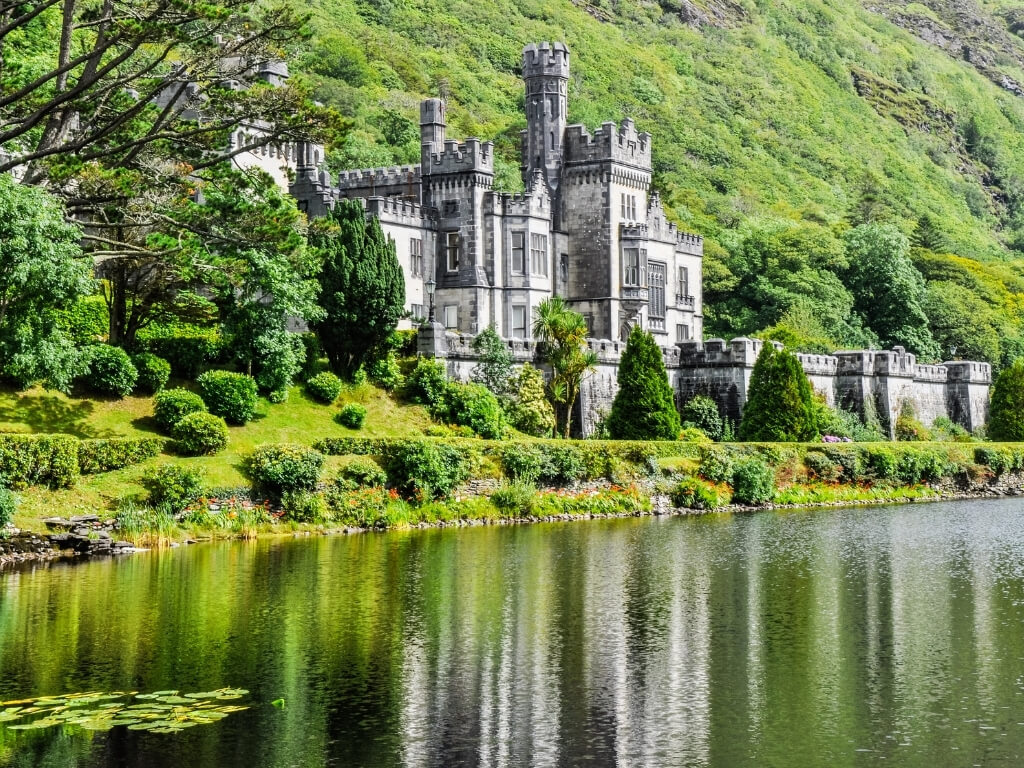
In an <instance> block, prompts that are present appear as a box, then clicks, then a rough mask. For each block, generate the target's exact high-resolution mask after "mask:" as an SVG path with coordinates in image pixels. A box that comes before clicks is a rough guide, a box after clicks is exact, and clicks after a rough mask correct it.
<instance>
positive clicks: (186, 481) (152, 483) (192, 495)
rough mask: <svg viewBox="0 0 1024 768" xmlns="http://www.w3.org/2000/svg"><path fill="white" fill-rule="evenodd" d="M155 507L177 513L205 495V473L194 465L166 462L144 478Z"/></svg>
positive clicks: (144, 483) (150, 499)
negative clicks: (193, 466)
mask: <svg viewBox="0 0 1024 768" xmlns="http://www.w3.org/2000/svg"><path fill="white" fill-rule="evenodd" d="M143 485H145V487H146V490H148V491H149V501H150V504H152V506H153V507H155V508H157V509H161V510H163V511H166V512H169V513H170V514H172V515H176V514H178V513H179V512H181V511H182V510H184V509H185V507H187V506H188V505H189V504H192V503H194V502H195V501H197V500H198V499H199V497H200V496H202V495H203V473H202V472H201V471H199V470H198V469H194V468H192V467H183V466H181V465H178V464H165V465H164V466H162V467H160V468H158V469H156V470H154V471H153V472H151V473H149V474H148V475H146V477H145V478H143Z"/></svg>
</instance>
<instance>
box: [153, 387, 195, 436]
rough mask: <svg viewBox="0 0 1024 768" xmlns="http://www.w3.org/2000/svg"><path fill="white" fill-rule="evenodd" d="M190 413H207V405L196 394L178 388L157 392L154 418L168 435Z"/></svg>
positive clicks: (154, 403) (154, 400)
mask: <svg viewBox="0 0 1024 768" xmlns="http://www.w3.org/2000/svg"><path fill="white" fill-rule="evenodd" d="M190 413H206V403H204V402H203V398H201V397H200V396H199V395H197V394H196V393H195V392H190V391H189V390H187V389H181V388H180V387H178V388H175V389H165V390H162V391H160V392H157V393H156V397H154V398H153V418H154V419H155V420H156V423H157V426H158V427H160V429H161V430H163V431H164V433H166V434H170V432H171V430H172V429H174V425H175V424H177V423H178V422H179V421H181V420H182V419H183V418H184V417H185V416H188V415H189V414H190Z"/></svg>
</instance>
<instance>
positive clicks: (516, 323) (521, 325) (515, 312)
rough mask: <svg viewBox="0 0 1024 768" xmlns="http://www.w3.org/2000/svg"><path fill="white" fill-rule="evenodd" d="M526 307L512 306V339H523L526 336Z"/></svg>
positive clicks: (520, 305) (521, 305)
mask: <svg viewBox="0 0 1024 768" xmlns="http://www.w3.org/2000/svg"><path fill="white" fill-rule="evenodd" d="M526 317H527V313H526V306H525V305H523V304H514V305H512V338H513V339H525V338H527V335H526Z"/></svg>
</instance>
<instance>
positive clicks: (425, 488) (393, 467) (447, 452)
mask: <svg viewBox="0 0 1024 768" xmlns="http://www.w3.org/2000/svg"><path fill="white" fill-rule="evenodd" d="M471 463H472V460H471V456H470V452H469V451H468V450H460V449H459V448H457V447H455V446H453V445H448V444H446V443H440V442H434V441H429V440H419V441H417V440H409V441H404V442H395V443H392V444H390V445H388V446H387V448H386V450H385V453H384V467H385V469H386V470H387V473H388V480H390V482H391V484H392V485H394V486H395V487H396V488H397V489H398V490H399V492H400V493H401V494H402V495H403V496H405V497H406V498H407V499H412V500H415V501H429V500H431V499H436V498H440V497H442V496H445V495H447V494H449V493H451V492H452V491H453V490H454V489H455V487H456V486H458V485H459V484H460V483H462V482H464V481H465V480H466V479H467V478H468V477H469V472H470V469H471Z"/></svg>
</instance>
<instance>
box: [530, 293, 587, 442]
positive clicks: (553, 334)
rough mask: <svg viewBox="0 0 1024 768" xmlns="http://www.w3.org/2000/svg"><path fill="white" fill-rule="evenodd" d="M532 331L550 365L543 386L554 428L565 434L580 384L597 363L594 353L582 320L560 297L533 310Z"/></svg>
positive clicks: (553, 297)
mask: <svg viewBox="0 0 1024 768" xmlns="http://www.w3.org/2000/svg"><path fill="white" fill-rule="evenodd" d="M533 335H534V337H535V338H536V339H537V340H538V341H540V342H542V344H543V346H542V347H541V349H542V350H543V354H544V358H545V360H546V361H547V363H548V364H549V365H550V366H551V372H552V373H551V380H550V381H549V382H548V387H547V390H548V400H550V401H551V405H552V407H553V408H554V410H555V430H556V431H557V432H558V433H559V434H561V435H562V437H569V435H570V433H571V431H572V410H573V406H574V405H575V404H576V398H577V397H578V396H579V393H580V385H581V384H582V383H583V379H584V378H585V377H586V376H587V375H588V374H589V373H590V372H591V371H593V370H594V368H595V367H597V354H596V353H595V352H594V351H593V350H591V349H588V348H587V323H586V320H584V318H583V315H581V314H580V313H579V312H576V311H575V310H572V309H570V308H569V306H568V305H567V304H566V303H565V302H564V301H563V300H562V299H561V297H559V296H552V297H551V298H548V299H544V301H542V302H541V303H540V304H539V305H538V306H537V308H536V310H535V316H534V321H533Z"/></svg>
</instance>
